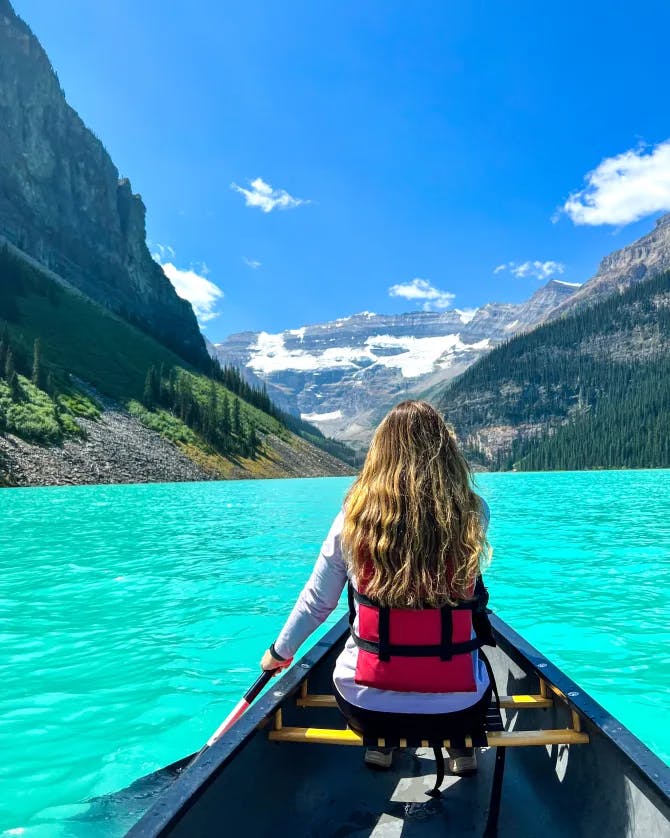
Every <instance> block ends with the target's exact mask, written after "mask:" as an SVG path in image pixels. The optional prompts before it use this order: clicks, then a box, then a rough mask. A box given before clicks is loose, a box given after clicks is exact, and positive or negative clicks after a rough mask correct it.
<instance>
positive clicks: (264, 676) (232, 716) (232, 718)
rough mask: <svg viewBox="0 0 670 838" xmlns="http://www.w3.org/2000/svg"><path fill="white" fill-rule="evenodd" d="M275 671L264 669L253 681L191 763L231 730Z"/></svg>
mask: <svg viewBox="0 0 670 838" xmlns="http://www.w3.org/2000/svg"><path fill="white" fill-rule="evenodd" d="M277 671H278V670H276V669H266V670H264V671H263V672H262V673H261V675H260V676H259V677H258V678H257V679H256V680H255V681H254V683H253V684H252V685H251V686H250V687H249V689H248V690H247V691H246V692H245V693H244V695H243V696H242V698H241V699H240V700H239V701H238V702H237V704H236V705H235V706H234V707H233V709H232V710H231V711H230V713H228V715H227V716H226V718H225V719H224V720H223V721H222V722H221V724H220V725H219V726H218V727H217V729H216V730H215V731H214V733H213V734H212V735H211V736H210V737H209V739H208V740H207V742H206V743H205V744H204V745H203V746H202V748H201V749H200V750H199V751H198V753H197V754H196V755H195V756H194V757H193V759H192V760H191V762H195V760H196V759H197V758H198V757H199V756H201V755H202V754H204V753H205V751H206V750H207V749H208V748H209V747H211V746H212V745H213V744H214V743H215V742H216V740H217V739H218V738H219V737H220V736H221V735H222V734H224V733H225V732H226V731H227V730H228V729H229V728H231V727H232V726H233V725H234V724H235V722H236V721H237V720H238V719H239V718H240V716H241V715H242V714H243V713H244V712H245V710H246V709H247V708H248V707H249V705H250V704H251V702H252V701H253V700H254V699H255V698H256V697H257V696H258V694H259V693H260V691H261V690H262V689H263V687H264V686H265V685H266V684H267V683H269V681H271V680H272V678H273V677H274V676H275V675H276V674H277ZM189 764H190V763H189Z"/></svg>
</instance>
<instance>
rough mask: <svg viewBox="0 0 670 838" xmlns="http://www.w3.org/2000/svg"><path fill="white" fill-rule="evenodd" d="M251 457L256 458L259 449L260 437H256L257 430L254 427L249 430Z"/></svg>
mask: <svg viewBox="0 0 670 838" xmlns="http://www.w3.org/2000/svg"><path fill="white" fill-rule="evenodd" d="M248 445H249V456H250V457H255V456H256V449H257V448H258V437H257V436H256V428H255V427H254V426H253V425H252V426H251V428H250V429H249V442H248Z"/></svg>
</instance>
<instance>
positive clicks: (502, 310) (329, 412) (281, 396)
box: [210, 280, 575, 447]
mask: <svg viewBox="0 0 670 838" xmlns="http://www.w3.org/2000/svg"><path fill="white" fill-rule="evenodd" d="M574 291H575V286H573V285H571V284H568V283H564V282H562V281H560V280H550V281H549V282H547V283H546V284H545V285H544V286H542V287H541V288H539V289H537V291H535V293H534V294H533V295H532V296H531V297H530V298H529V299H528V300H526V301H524V302H522V303H487V304H485V305H483V306H480V307H479V308H478V309H475V310H474V311H468V312H464V311H461V310H459V309H449V310H447V311H441V312H416V311H414V312H407V313H404V314H394V315H381V314H374V313H373V312H368V311H365V312H359V313H358V314H353V315H350V316H348V317H340V318H337V319H335V320H332V321H328V322H326V323H318V324H313V325H309V326H301V327H299V328H294V329H285V330H284V331H283V332H279V333H276V334H271V333H268V332H241V333H237V334H234V335H230V336H229V337H228V338H227V339H226V340H225V341H224V342H222V343H219V344H216V345H215V346H214V347H213V348H212V347H210V352H211V353H212V354H213V355H214V356H215V357H217V358H218V359H219V361H220V362H221V363H224V364H232V365H235V366H237V367H238V368H240V369H243V370H244V374H245V376H246V377H247V378H248V380H250V381H253V382H255V383H258V382H262V383H263V384H265V385H266V386H267V387H268V392H269V393H270V395H271V397H272V398H273V400H274V401H276V402H277V403H278V404H280V405H281V406H282V407H283V408H284V409H287V410H291V411H292V412H294V413H300V414H301V415H302V416H303V417H304V418H306V419H307V420H308V421H310V422H312V423H314V424H316V425H317V426H318V427H319V428H320V429H321V430H322V431H323V432H324V433H326V434H327V435H329V436H333V437H334V438H336V439H342V440H344V441H346V442H347V443H350V444H358V445H359V446H360V447H364V446H365V445H366V444H367V442H368V441H369V438H370V435H371V432H372V429H373V425H374V424H375V421H376V420H377V418H378V416H379V413H380V412H383V410H384V409H385V408H387V407H390V406H391V404H392V403H393V402H394V401H397V400H398V399H400V398H403V397H406V396H409V395H418V394H420V393H422V392H423V391H425V390H427V389H429V388H431V387H434V386H436V385H437V384H438V383H440V382H443V381H446V380H449V379H451V378H453V377H454V376H456V375H458V374H459V373H460V372H462V371H463V370H464V369H466V368H467V366H469V365H470V364H471V363H473V362H474V361H475V360H476V359H477V358H478V357H480V355H482V354H483V353H485V352H486V351H488V350H489V349H490V348H491V347H492V346H493V345H496V344H497V343H499V342H501V341H503V340H505V339H507V338H508V337H509V336H510V335H512V334H516V333H517V332H520V331H523V330H525V329H528V328H531V327H532V326H533V325H535V324H536V323H537V322H539V321H540V320H542V319H543V317H544V316H545V315H546V313H547V312H548V311H550V310H552V309H553V308H555V307H556V306H557V305H559V304H560V302H561V301H562V300H564V299H566V298H567V297H569V296H570V295H571V294H573V293H574Z"/></svg>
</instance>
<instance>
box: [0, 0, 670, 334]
mask: <svg viewBox="0 0 670 838" xmlns="http://www.w3.org/2000/svg"><path fill="white" fill-rule="evenodd" d="M13 2H14V6H15V9H16V11H17V12H18V13H19V14H20V15H21V16H22V17H23V18H24V19H25V20H26V21H27V22H28V23H29V25H30V26H31V27H32V28H33V31H34V32H35V33H36V35H37V36H38V37H39V38H40V40H41V42H42V44H43V45H44V47H45V49H46V50H47V52H48V54H49V56H50V58H51V60H52V63H53V65H54V67H55V69H56V71H57V73H58V75H59V78H60V81H61V84H62V85H63V88H64V90H65V92H66V95H67V97H68V100H69V101H70V103H71V104H72V105H73V107H74V108H76V110H78V112H79V113H80V115H81V116H82V118H83V119H84V121H85V122H86V123H87V124H88V126H89V127H90V128H92V129H93V130H94V131H95V133H96V134H97V135H98V136H99V137H101V139H102V140H103V141H104V143H105V145H106V147H107V149H108V150H109V152H110V154H111V155H112V158H113V160H114V162H115V163H116V165H117V166H118V168H119V170H120V173H121V174H122V175H123V176H128V177H129V178H130V179H131V182H132V184H133V188H134V190H135V191H137V192H140V193H141V194H142V196H143V198H144V200H145V203H146V204H147V208H148V216H147V232H148V237H149V240H150V242H151V244H152V250H153V251H154V252H157V253H161V254H162V255H161V258H162V261H163V262H164V263H166V264H169V265H171V266H172V267H169V266H168V267H166V272H168V273H171V275H172V277H173V279H174V280H175V282H177V283H179V284H180V286H181V288H182V289H189V290H188V293H190V294H191V295H192V296H195V297H196V299H197V300H198V301H199V303H198V305H199V310H200V314H201V320H202V321H203V323H204V325H205V327H206V328H205V331H206V334H207V335H208V337H210V339H212V340H219V339H222V338H223V337H224V336H225V335H227V334H229V333H231V332H236V331H242V330H247V329H253V330H260V329H262V330H266V331H279V330H281V329H284V328H291V327H297V326H300V325H303V324H308V323H315V322H322V321H324V320H329V319H333V318H335V317H341V316H345V315H347V314H351V313H354V312H358V311H362V310H368V311H375V312H380V313H382V312H383V313H393V312H401V311H408V310H415V309H418V308H423V307H432V308H439V307H444V306H447V305H452V306H455V307H457V308H472V307H475V306H478V305H481V304H483V303H485V302H488V301H491V300H497V301H519V300H522V299H525V298H526V297H528V296H529V295H530V294H531V293H532V292H533V291H534V290H535V289H536V288H537V287H539V285H540V284H541V281H542V279H541V278H544V279H546V277H547V276H555V277H557V278H561V279H564V280H566V281H570V282H581V281H584V280H585V279H587V278H588V277H589V276H591V275H592V274H593V273H594V271H595V269H596V268H597V265H598V262H599V260H600V258H601V257H602V256H603V255H605V254H606V253H608V252H610V251H611V250H613V249H615V248H617V247H621V246H623V245H624V244H627V243H628V242H629V241H632V240H633V239H635V238H637V237H638V236H639V235H641V234H642V233H644V232H646V231H647V230H648V229H650V228H651V226H652V225H653V218H654V217H655V216H657V215H658V214H659V212H660V211H662V210H667V209H670V146H666V145H664V142H665V141H667V140H668V138H670V110H669V109H668V95H667V79H668V77H670V50H668V48H667V32H668V31H669V28H670V6H668V4H667V3H662V2H648V3H645V4H644V5H642V6H641V5H639V4H638V5H631V4H629V3H618V2H617V3H613V2H611V0H610V2H590V3H588V4H584V3H583V2H580V3H576V2H575V3H573V2H563V3H560V4H551V5H547V4H538V3H536V2H517V3H513V4H510V3H502V2H497V3H495V2H467V3H463V2H460V0H459V2H451V0H442V1H441V2H421V3H406V2H395V1H394V0H385V2H373V0H370V1H369V2H368V0H357V1H356V2H346V1H345V0H338V2H333V0H329V1H327V2H323V3H322V2H314V0H284V1H283V2H281V3H280V2H274V0H244V2H237V0H226V2H224V3H221V2H214V1H213V0H192V1H191V2H189V3H188V4H187V3H165V2H164V0H161V2H159V1H158V0H142V2H141V3H138V2H136V0H114V2H112V0H104V2H103V0H101V1H100V2H97V0H96V2H93V3H92V2H90V0H63V2H60V3H53V2H52V0H13ZM589 173H592V174H591V175H589ZM587 177H590V181H589V182H587V181H586V180H585V178H587ZM252 182H254V183H255V186H252V185H251V184H252ZM233 184H235V185H236V186H237V188H234V187H233V186H232V185H233ZM585 187H586V188H587V191H586V192H582V190H584V189H585ZM243 190H246V194H245V192H244V191H243ZM269 190H271V191H269ZM571 196H572V198H571ZM568 201H569V204H568V209H569V212H566V211H565V210H561V208H562V207H565V205H566V202H568ZM159 245H160V246H162V250H161V249H160V248H159V247H158V246H159ZM257 263H259V264H257ZM536 263H537V264H536ZM547 263H549V264H547ZM551 263H555V264H551ZM501 266H505V267H504V268H503V267H501ZM496 268H499V270H498V271H497V272H496ZM561 270H562V273H561ZM200 279H205V280H206V283H209V282H211V283H214V284H215V285H216V286H217V287H218V288H219V289H220V290H221V292H223V296H222V297H219V298H218V299H211V298H210V299H209V300H208V299H207V296H208V293H209V294H210V297H211V292H212V289H211V288H209V286H208V285H207V284H206V283H202V282H201V281H200ZM416 280H421V281H422V282H417V281H416ZM393 288H395V292H396V293H395V295H391V294H390V289H393ZM184 293H186V291H184ZM452 295H453V296H452Z"/></svg>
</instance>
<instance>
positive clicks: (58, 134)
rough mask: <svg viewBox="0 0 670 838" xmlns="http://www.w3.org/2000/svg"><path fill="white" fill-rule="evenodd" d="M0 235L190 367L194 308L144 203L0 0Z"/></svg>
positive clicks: (198, 358)
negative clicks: (150, 237) (149, 239)
mask: <svg viewBox="0 0 670 838" xmlns="http://www.w3.org/2000/svg"><path fill="white" fill-rule="evenodd" d="M0 235H2V236H4V237H6V238H7V239H8V240H9V241H10V242H12V243H13V244H15V245H16V246H18V247H19V248H21V249H22V250H23V251H25V252H26V253H27V254H29V255H30V256H32V257H34V258H35V259H37V260H39V261H40V262H41V263H42V264H44V265H46V266H47V267H48V268H50V269H52V270H53V271H55V272H56V273H58V274H59V275H61V276H62V277H64V278H65V279H67V280H68V281H69V282H70V283H72V284H73V285H74V286H76V287H77V288H79V289H80V290H81V291H83V292H84V293H85V294H86V295H88V296H89V297H91V298H92V299H94V300H96V301H97V302H99V303H102V304H103V305H104V306H105V307H107V308H108V309H110V310H111V311H114V312H116V313H118V314H121V315H122V316H123V317H124V318H126V319H127V320H129V321H131V322H133V323H134V324H135V325H138V326H140V328H142V329H143V330H144V331H146V332H148V333H150V334H152V335H154V336H155V337H157V338H158V339H159V340H160V341H161V343H163V344H164V345H166V346H169V347H170V348H172V349H174V350H175V351H176V352H177V353H178V354H179V355H181V356H182V357H183V358H186V359H187V360H190V361H192V362H194V363H195V364H198V365H200V364H205V363H207V353H206V350H205V346H204V342H203V339H202V336H201V335H200V331H199V329H198V324H197V322H196V319H195V316H194V314H193V310H192V309H191V306H190V304H189V303H188V302H186V301H185V300H182V299H181V298H180V297H178V296H177V294H176V292H175V291H174V289H173V287H172V285H171V284H170V282H169V280H168V279H167V278H166V277H165V275H164V274H163V271H162V270H161V268H160V267H159V266H158V265H157V264H156V263H155V262H154V261H153V260H152V258H151V255H150V254H149V251H148V249H147V246H146V242H145V207H144V204H143V203H142V199H141V198H140V196H139V195H134V194H133V192H132V189H131V186H130V183H129V182H128V180H125V179H121V180H120V179H119V173H118V171H117V169H116V167H115V166H114V163H113V162H112V160H111V158H110V157H109V155H108V154H107V152H106V151H105V148H104V146H103V145H102V143H101V142H100V140H98V139H97V137H95V135H94V134H93V133H92V132H91V131H90V130H89V129H88V128H87V127H86V126H85V125H84V123H83V122H82V120H81V119H80V118H79V116H78V114H77V113H76V112H75V111H74V110H73V109H72V108H71V107H70V106H69V105H68V104H67V102H66V100H65V95H64V93H63V91H62V89H61V87H60V84H59V82H58V79H57V77H56V74H55V72H54V70H53V68H52V67H51V64H50V62H49V58H48V57H47V55H46V53H45V52H44V50H43V49H42V47H41V45H40V43H39V41H38V40H37V39H36V38H35V36H34V35H33V34H32V32H31V30H30V29H29V27H28V26H27V25H26V24H25V23H24V22H23V21H22V20H21V19H20V18H18V17H17V16H16V14H15V13H14V11H13V9H12V7H11V5H10V4H9V2H8V0H0Z"/></svg>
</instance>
